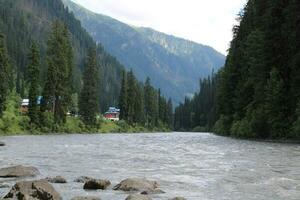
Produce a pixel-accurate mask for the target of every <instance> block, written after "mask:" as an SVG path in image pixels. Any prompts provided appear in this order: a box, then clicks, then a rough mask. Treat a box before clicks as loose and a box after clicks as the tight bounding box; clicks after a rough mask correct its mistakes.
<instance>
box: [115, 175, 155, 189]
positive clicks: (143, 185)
mask: <svg viewBox="0 0 300 200" xmlns="http://www.w3.org/2000/svg"><path fill="white" fill-rule="evenodd" d="M157 187H158V184H157V182H156V181H149V180H147V179H145V178H128V179H125V180H123V181H121V183H119V184H118V185H116V186H115V187H114V188H113V189H114V190H122V191H147V192H152V191H154V190H156V188H157Z"/></svg>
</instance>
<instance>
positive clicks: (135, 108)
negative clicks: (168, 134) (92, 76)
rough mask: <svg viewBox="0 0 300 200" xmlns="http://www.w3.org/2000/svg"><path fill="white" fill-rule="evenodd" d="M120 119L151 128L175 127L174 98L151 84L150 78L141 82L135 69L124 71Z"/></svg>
mask: <svg viewBox="0 0 300 200" xmlns="http://www.w3.org/2000/svg"><path fill="white" fill-rule="evenodd" d="M119 108H120V110H121V111H120V119H122V120H125V121H127V122H128V123H129V124H139V125H142V126H145V127H147V128H150V129H154V128H156V127H166V128H168V129H172V127H173V105H172V100H171V99H169V100H167V99H166V98H165V97H163V96H162V95H161V92H160V90H156V89H155V88H154V87H153V86H151V83H150V78H147V79H146V81H145V83H144V84H143V83H140V82H139V81H138V80H137V79H136V77H135V76H134V73H133V71H132V70H131V71H129V72H125V71H124V72H123V76H122V82H121V91H120V98H119Z"/></svg>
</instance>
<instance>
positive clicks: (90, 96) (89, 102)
mask: <svg viewBox="0 0 300 200" xmlns="http://www.w3.org/2000/svg"><path fill="white" fill-rule="evenodd" d="M98 75H99V73H98V64H97V58H96V50H95V49H91V50H90V51H89V54H88V56H87V62H86V66H85V70H84V75H83V88H82V91H81V96H80V101H79V114H80V116H81V118H82V121H83V122H84V123H85V124H86V125H88V126H91V127H95V126H96V125H97V118H96V117H97V114H98V113H99V112H100V110H99V85H98V83H99V77H98Z"/></svg>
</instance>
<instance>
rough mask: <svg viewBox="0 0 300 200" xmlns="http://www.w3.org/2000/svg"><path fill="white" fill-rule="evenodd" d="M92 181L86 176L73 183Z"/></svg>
mask: <svg viewBox="0 0 300 200" xmlns="http://www.w3.org/2000/svg"><path fill="white" fill-rule="evenodd" d="M92 179H93V178H92V177H88V176H80V177H78V178H76V179H75V180H74V182H77V183H85V182H87V181H89V180H92Z"/></svg>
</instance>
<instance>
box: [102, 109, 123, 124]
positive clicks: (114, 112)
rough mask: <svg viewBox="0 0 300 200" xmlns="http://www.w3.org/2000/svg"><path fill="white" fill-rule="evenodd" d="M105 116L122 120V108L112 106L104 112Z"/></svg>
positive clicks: (109, 118) (112, 119)
mask: <svg viewBox="0 0 300 200" xmlns="http://www.w3.org/2000/svg"><path fill="white" fill-rule="evenodd" d="M104 118H105V119H107V120H110V121H119V120H120V109H117V108H115V107H110V108H109V109H108V111H107V112H106V113H104Z"/></svg>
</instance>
